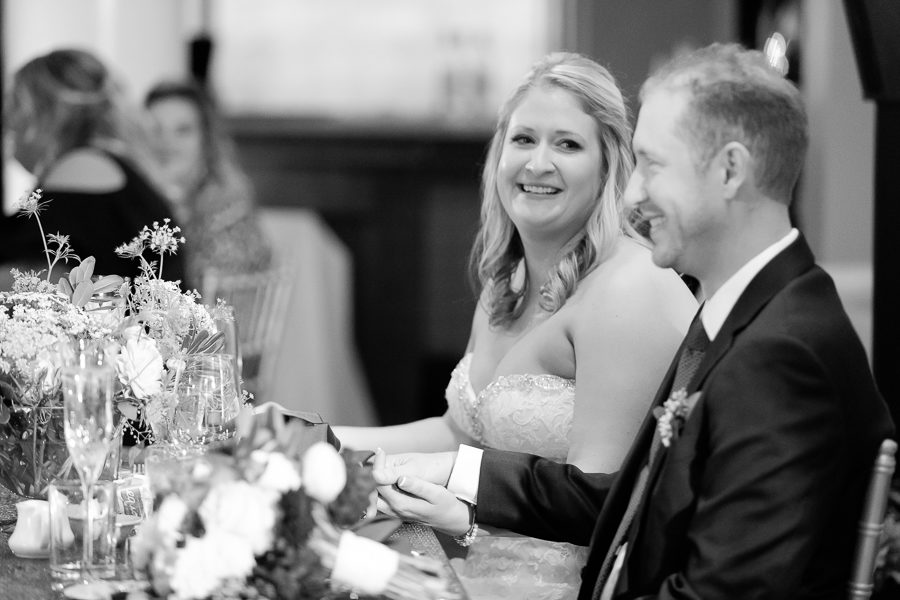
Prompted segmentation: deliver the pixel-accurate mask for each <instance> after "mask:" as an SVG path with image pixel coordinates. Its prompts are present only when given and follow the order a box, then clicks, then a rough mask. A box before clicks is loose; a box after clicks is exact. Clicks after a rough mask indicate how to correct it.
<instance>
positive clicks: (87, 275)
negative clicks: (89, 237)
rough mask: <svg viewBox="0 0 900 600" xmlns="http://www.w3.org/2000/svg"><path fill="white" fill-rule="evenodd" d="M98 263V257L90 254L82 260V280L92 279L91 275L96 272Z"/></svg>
mask: <svg viewBox="0 0 900 600" xmlns="http://www.w3.org/2000/svg"><path fill="white" fill-rule="evenodd" d="M96 264H97V259H96V258H94V257H93V256H88V257H87V258H86V259H84V260H83V261H81V271H80V272H79V276H80V277H81V280H80V281H90V279H91V275H93V274H94V265H96Z"/></svg>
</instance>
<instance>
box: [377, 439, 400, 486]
mask: <svg viewBox="0 0 900 600" xmlns="http://www.w3.org/2000/svg"><path fill="white" fill-rule="evenodd" d="M372 477H373V478H374V479H375V483H377V484H378V485H393V484H394V482H396V481H397V477H398V475H397V472H396V471H395V470H394V469H391V468H388V466H387V455H386V454H385V453H384V450H382V449H381V448H377V449H376V450H375V460H374V461H373V462H372Z"/></svg>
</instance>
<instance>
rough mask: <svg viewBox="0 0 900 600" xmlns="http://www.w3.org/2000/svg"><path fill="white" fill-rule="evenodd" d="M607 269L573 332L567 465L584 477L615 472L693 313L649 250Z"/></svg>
mask: <svg viewBox="0 0 900 600" xmlns="http://www.w3.org/2000/svg"><path fill="white" fill-rule="evenodd" d="M608 266H610V267H613V268H612V269H609V270H604V272H602V273H599V272H598V273H596V275H597V276H598V277H596V278H595V279H594V281H593V282H592V283H593V284H595V285H594V287H593V289H590V290H588V292H589V293H588V294H587V295H586V297H585V299H586V300H587V302H585V303H584V304H583V305H581V306H579V310H578V312H577V314H576V318H575V320H574V321H573V323H572V332H571V333H572V340H573V345H574V348H575V356H576V369H575V380H576V382H577V384H576V388H575V418H574V420H573V426H572V431H571V434H570V448H569V456H568V459H567V461H566V462H568V463H571V464H574V465H576V466H578V467H579V468H580V469H581V470H582V471H584V472H589V473H613V472H615V471H617V470H618V469H619V467H620V466H621V464H622V461H623V460H624V459H625V455H626V454H627V452H628V449H629V448H630V447H631V444H632V442H633V440H634V437H635V435H636V434H637V431H638V428H639V427H640V425H641V423H642V422H643V420H644V417H645V416H646V415H647V411H648V409H649V407H650V404H651V403H652V401H653V398H654V396H655V394H656V391H657V388H658V387H659V384H660V382H661V381H662V378H663V376H664V375H665V372H666V369H667V368H668V366H669V363H670V362H671V361H672V358H673V356H674V355H675V352H676V351H677V349H678V345H679V344H680V343H681V340H682V338H683V336H684V332H685V331H686V330H687V327H688V325H689V323H690V320H691V318H692V317H693V315H694V313H695V312H696V310H697V303H696V301H695V300H694V298H693V296H692V295H691V293H690V291H689V290H688V289H687V287H686V286H685V285H684V283H683V282H682V281H681V279H680V278H679V277H678V276H677V275H676V274H675V272H674V271H671V270H669V269H666V270H664V269H660V268H658V267H656V266H655V265H653V264H652V262H651V261H650V256H649V252H646V251H643V250H641V252H639V253H638V254H637V255H633V256H631V257H629V259H628V260H625V261H616V262H615V263H613V264H611V265H608ZM596 284H600V285H602V287H600V285H596Z"/></svg>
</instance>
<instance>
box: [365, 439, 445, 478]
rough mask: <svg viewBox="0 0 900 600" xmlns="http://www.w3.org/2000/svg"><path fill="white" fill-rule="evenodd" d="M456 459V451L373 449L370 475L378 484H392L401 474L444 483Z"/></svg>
mask: <svg viewBox="0 0 900 600" xmlns="http://www.w3.org/2000/svg"><path fill="white" fill-rule="evenodd" d="M455 460H456V452H435V453H427V454H425V453H407V454H391V455H387V454H385V453H384V451H383V450H382V449H381V448H379V449H377V450H375V459H374V461H373V464H372V476H373V477H374V478H375V483H377V484H378V485H380V486H385V485H393V484H394V483H396V482H397V480H398V479H399V478H401V477H403V476H412V477H415V478H417V479H421V480H424V481H427V482H430V483H434V484H437V485H442V486H443V485H446V484H447V480H448V479H450V471H452V470H453V463H454V461H455Z"/></svg>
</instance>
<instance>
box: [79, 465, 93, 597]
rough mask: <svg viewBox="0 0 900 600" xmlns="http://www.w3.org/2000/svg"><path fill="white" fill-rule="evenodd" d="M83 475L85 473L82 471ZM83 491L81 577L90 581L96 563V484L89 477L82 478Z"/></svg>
mask: <svg viewBox="0 0 900 600" xmlns="http://www.w3.org/2000/svg"><path fill="white" fill-rule="evenodd" d="M82 475H84V474H83V473H82ZM81 491H82V497H83V498H84V503H85V504H84V527H82V528H81V533H82V546H81V548H82V551H81V577H82V579H84V580H85V581H90V580H91V579H92V577H91V565H93V564H94V515H93V514H91V505H92V504H93V499H94V485H93V483H92V482H91V481H90V479H89V478H88V477H82V478H81Z"/></svg>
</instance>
